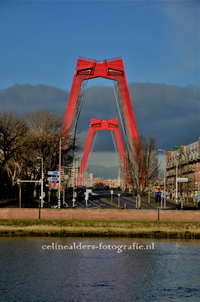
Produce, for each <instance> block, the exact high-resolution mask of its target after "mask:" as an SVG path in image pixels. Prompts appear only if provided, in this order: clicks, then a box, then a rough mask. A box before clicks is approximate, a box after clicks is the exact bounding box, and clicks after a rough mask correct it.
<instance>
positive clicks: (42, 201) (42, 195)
mask: <svg viewBox="0 0 200 302" xmlns="http://www.w3.org/2000/svg"><path fill="white" fill-rule="evenodd" d="M37 159H41V162H42V164H41V170H42V171H41V174H42V175H41V179H42V181H41V208H43V157H40V156H38V157H37Z"/></svg>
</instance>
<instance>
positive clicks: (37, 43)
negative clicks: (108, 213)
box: [0, 1, 200, 168]
mask: <svg viewBox="0 0 200 302" xmlns="http://www.w3.org/2000/svg"><path fill="white" fill-rule="evenodd" d="M0 41H1V48H0V106H1V109H5V110H6V109H10V108H14V110H16V112H19V113H21V112H22V111H23V110H24V111H27V110H29V109H36V108H39V106H41V104H39V103H41V99H40V98H39V97H38V94H39V93H41V89H40V90H39V88H38V86H37V85H44V86H43V87H44V89H43V90H45V89H46V90H45V91H46V95H49V94H48V93H49V89H51V91H52V87H54V88H55V89H56V92H55V93H57V92H58V91H59V93H58V94H59V96H60V95H61V94H62V99H61V97H60V99H59V97H57V98H56V97H55V103H56V104H57V106H55V104H54V101H53V99H52V101H51V102H50V99H49V101H48V98H47V97H46V98H45V97H44V94H42V93H41V98H43V107H49V109H54V110H57V111H59V112H64V111H65V109H66V105H67V96H68V93H69V92H70V88H71V84H72V80H73V74H74V70H75V67H76V62H77V58H78V56H79V55H81V56H83V57H88V58H92V59H97V60H101V59H102V60H103V59H110V58H114V57H119V56H121V57H122V59H123V64H124V69H125V73H126V79H127V82H128V83H129V85H130V86H131V85H132V86H131V87H134V89H135V90H133V91H130V94H131V101H132V105H133V108H134V106H135V108H134V109H133V111H134V110H135V111H134V112H136V113H137V116H135V113H134V112H133V113H134V116H135V120H136V127H137V129H138V132H139V133H141V132H143V134H146V135H153V136H154V135H155V136H156V137H157V142H158V144H159V148H166V150H170V149H173V146H174V144H176V143H178V140H179V139H180V137H181V134H182V131H181V129H179V131H178V129H177V125H173V127H176V131H175V132H176V135H175V133H174V136H175V137H174V138H173V137H172V138H171V141H170V139H169V134H167V135H168V138H167V139H166V140H165V141H163V135H161V134H160V133H159V131H158V132H156V129H159V128H162V127H163V129H167V127H169V125H167V124H165V121H164V120H162V121H161V122H159V117H158V118H156V119H155V118H154V119H153V121H151V122H150V121H148V118H147V116H149V115H150V114H152V112H153V109H154V112H155V114H156V108H157V105H158V107H159V106H161V105H162V112H168V114H169V115H170V110H171V109H172V110H173V108H174V106H175V107H176V108H178V107H179V106H180V112H181V113H180V115H179V117H178V119H179V120H181V119H182V116H183V115H184V113H186V110H187V111H188V106H189V104H191V106H193V107H192V112H193V113H194V115H195V116H194V117H193V116H192V113H190V121H191V120H192V119H193V118H194V121H195V122H194V123H193V124H191V127H192V126H193V127H194V130H195V129H197V130H195V131H191V129H192V128H191V127H190V128H189V131H188V132H189V133H188V134H187V133H186V134H187V138H186V139H185V140H184V139H183V138H182V137H181V139H182V141H184V143H185V144H188V143H192V142H193V141H194V140H197V136H198V134H199V124H198V122H197V120H198V118H197V116H196V114H197V112H199V83H200V82H199V53H200V52H199V1H0ZM133 83H138V86H137V87H136V86H134V85H133ZM148 83H149V84H151V85H152V86H147V84H148ZM15 84H17V85H18V86H16V85H15ZM25 84H29V86H25ZM139 84H143V86H142V87H143V88H141V89H140V92H139V87H140V86H139ZM161 84H164V86H161ZM19 85H20V86H19ZM97 85H104V86H111V85H112V83H111V82H110V81H106V80H104V79H95V80H92V81H91V82H89V83H88V88H91V87H92V86H97ZM135 85H136V84H135ZM159 85H160V86H159ZM161 87H162V88H163V89H164V90H162V89H161ZM191 87H193V89H192V88H191ZM29 88H30V89H29ZM40 88H41V87H40ZM167 88H168V89H167ZM175 88H176V89H175ZM34 89H35V90H37V93H36V92H35V94H34V93H33V90H34ZM35 90H34V91H35ZM47 90H48V93H47ZM25 91H26V95H27V97H26V99H24V94H25ZM27 91H29V93H28V92H27ZM31 91H32V92H31ZM142 91H144V95H145V100H146V101H145V111H147V112H146V114H144V112H143V113H142V114H141V116H140V113H141V110H142V109H141V110H140V111H137V110H138V106H141V108H144V106H142V104H141V103H140V100H144V95H142ZM147 91H148V93H149V94H147V93H146V92H147ZM155 91H156V93H155ZM11 92H12V93H11ZM135 92H138V95H139V96H138V99H136V98H135V95H134V93H135ZM43 93H44V92H43ZM88 94H89V93H88ZM51 95H53V94H52V93H51ZM65 95H66V102H65V99H63V98H64V97H65ZM167 96H168V97H167ZM34 97H35V99H34ZM134 98H135V99H134ZM20 99H21V100H22V101H23V102H21V108H20V101H19V100H20ZM39 99H40V102H39V101H38V100H39ZM147 99H148V101H147ZM30 100H31V101H32V103H31V102H30ZM175 100H177V104H175V103H174V102H175ZM181 100H185V101H184V102H185V103H184V107H183V103H181ZM17 102H18V103H17ZM134 102H135V103H134ZM162 102H163V103H162ZM16 103H17V104H18V106H16ZM88 103H90V102H89V101H88ZM186 103H187V104H186ZM86 104H87V100H86V102H85V106H83V111H82V113H81V114H82V116H81V118H82V122H81V118H80V125H79V126H80V128H82V129H83V133H84V134H85V135H86V133H87V127H88V125H89V122H90V120H89V115H87V119H88V120H87V123H86V118H85V119H84V117H85V116H86V113H87V112H88V108H87V106H86ZM102 104H103V100H102ZM134 104H135V105H134ZM170 104H171V105H170ZM136 105H137V106H136ZM110 106H111V105H110ZM112 106H114V105H112ZM152 106H154V108H152ZM191 106H190V107H191ZM105 108H106V107H105ZM113 108H114V107H113ZM165 109H166V110H165ZM84 110H85V112H84ZM92 110H93V112H91V118H92V117H96V115H97V112H95V108H93V107H91V111H92ZM96 110H97V109H96ZM184 110H185V111H184ZM194 111H196V112H194ZM99 112H100V111H99ZM101 112H102V118H113V117H116V115H117V113H116V112H115V110H114V109H113V116H112V113H111V114H110V116H109V117H108V116H107V115H106V114H105V116H103V112H104V110H102V111H101ZM111 112H112V110H111ZM177 112H178V111H177ZM182 114H183V115H182ZM142 117H143V118H144V120H143V123H141V125H140V122H141V118H142ZM169 117H170V116H169ZM147 121H148V122H149V123H151V126H152V123H154V128H152V132H151V133H150V132H147V129H146V128H149V127H148V123H147ZM156 122H157V123H158V124H156ZM81 123H82V124H81ZM161 123H162V125H161ZM174 123H175V121H174ZM187 123H189V122H188V121H187ZM86 124H87V126H86ZM142 125H145V127H144V129H143V127H142ZM152 127H153V126H152ZM173 129H174V128H173ZM173 129H170V132H171V133H172V131H173ZM168 131H169V130H168ZM168 131H167V133H168ZM185 132H187V131H185ZM191 132H193V133H194V135H193V136H191ZM186 134H185V137H186ZM190 140H191V141H190ZM100 142H101V141H99V145H101V143H100ZM97 146H98V142H97ZM95 150H96V154H97V153H98V152H97V151H98V150H97V149H95ZM104 151H105V152H107V154H108V153H109V152H110V155H109V156H111V157H112V153H113V152H114V150H113V151H111V150H104ZM104 151H103V150H102V151H101V157H102V162H101V163H99V165H103V161H104V162H106V161H107V160H105V153H104ZM94 156H95V155H94ZM98 158H100V155H99V153H98ZM94 163H95V164H96V163H97V160H96V159H94V162H93V164H94ZM91 164H92V163H91ZM114 165H115V164H113V166H114ZM106 168H109V167H108V165H106Z"/></svg>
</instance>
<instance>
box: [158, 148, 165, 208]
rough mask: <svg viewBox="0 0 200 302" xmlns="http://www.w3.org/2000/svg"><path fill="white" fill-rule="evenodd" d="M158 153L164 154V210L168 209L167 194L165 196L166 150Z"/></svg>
mask: <svg viewBox="0 0 200 302" xmlns="http://www.w3.org/2000/svg"><path fill="white" fill-rule="evenodd" d="M158 151H163V152H164V208H166V194H165V182H166V166H165V165H166V152H165V150H164V149H158Z"/></svg>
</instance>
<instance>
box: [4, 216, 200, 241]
mask: <svg viewBox="0 0 200 302" xmlns="http://www.w3.org/2000/svg"><path fill="white" fill-rule="evenodd" d="M0 236H1V237H4V236H61V237H138V238H199V239H200V222H172V221H107V220H42V219H41V220H22V219H17V220H10V219H9V220H8V219H2V220H0Z"/></svg>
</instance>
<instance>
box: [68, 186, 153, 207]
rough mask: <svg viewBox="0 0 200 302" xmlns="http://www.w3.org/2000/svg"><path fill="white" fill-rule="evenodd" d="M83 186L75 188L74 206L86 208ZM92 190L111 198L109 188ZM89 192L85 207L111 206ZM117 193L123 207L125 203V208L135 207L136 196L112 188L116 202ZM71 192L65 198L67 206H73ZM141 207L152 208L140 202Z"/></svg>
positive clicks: (116, 201)
mask: <svg viewBox="0 0 200 302" xmlns="http://www.w3.org/2000/svg"><path fill="white" fill-rule="evenodd" d="M85 191H86V189H85V188H78V189H76V194H77V197H76V202H75V205H76V208H86V201H85V194H84V193H85ZM92 192H93V193H95V194H97V195H98V196H103V197H106V198H108V199H109V200H111V190H104V189H103V190H102V189H94V188H92ZM95 194H94V195H92V194H89V197H88V201H87V208H90V209H109V208H112V206H110V205H108V204H106V203H104V202H102V201H101V200H99V199H98V198H97V197H96V196H95ZM118 194H120V205H122V206H123V207H124V204H126V208H127V209H136V198H135V197H132V196H128V195H127V194H125V193H123V192H122V191H120V190H118V189H113V202H115V203H118V198H119V197H118ZM72 199H73V192H70V193H69V195H68V196H67V197H66V198H65V201H66V203H67V204H68V207H69V208H72V207H73V201H72ZM141 207H142V209H148V210H152V209H153V208H152V207H150V206H148V205H146V204H143V203H142V206H141Z"/></svg>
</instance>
